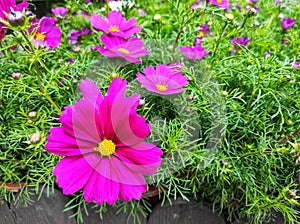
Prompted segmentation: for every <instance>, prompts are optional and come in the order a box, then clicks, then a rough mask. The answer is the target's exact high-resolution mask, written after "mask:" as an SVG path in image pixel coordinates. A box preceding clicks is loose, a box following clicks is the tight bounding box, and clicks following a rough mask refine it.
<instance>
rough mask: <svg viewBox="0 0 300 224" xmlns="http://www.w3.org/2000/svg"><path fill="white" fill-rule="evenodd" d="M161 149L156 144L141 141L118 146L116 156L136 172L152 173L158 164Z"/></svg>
mask: <svg viewBox="0 0 300 224" xmlns="http://www.w3.org/2000/svg"><path fill="white" fill-rule="evenodd" d="M162 154H163V152H162V150H161V149H160V148H158V147H157V146H155V145H153V144H151V143H148V142H141V143H139V144H137V145H135V146H133V147H130V148H129V147H119V148H118V149H117V151H116V156H117V157H119V158H120V160H122V161H123V162H124V163H125V164H126V165H127V166H128V167H129V168H130V169H132V170H134V171H135V172H136V173H140V174H146V175H152V174H155V173H156V170H157V168H158V167H159V166H160V163H161V158H160V156H161V155H162Z"/></svg>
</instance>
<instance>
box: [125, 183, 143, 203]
mask: <svg viewBox="0 0 300 224" xmlns="http://www.w3.org/2000/svg"><path fill="white" fill-rule="evenodd" d="M146 190H147V187H146V184H144V185H128V184H122V185H121V189H120V195H119V197H120V199H121V200H123V201H127V202H128V201H130V200H132V199H135V200H140V199H141V197H142V194H143V193H145V192H146Z"/></svg>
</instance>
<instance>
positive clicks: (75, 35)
mask: <svg viewBox="0 0 300 224" xmlns="http://www.w3.org/2000/svg"><path fill="white" fill-rule="evenodd" d="M92 32H93V31H92V30H90V29H89V28H86V27H84V28H82V29H81V30H71V31H70V32H69V35H68V42H69V43H70V44H71V45H79V44H80V43H79V40H80V37H82V36H86V35H89V34H91V33H92Z"/></svg>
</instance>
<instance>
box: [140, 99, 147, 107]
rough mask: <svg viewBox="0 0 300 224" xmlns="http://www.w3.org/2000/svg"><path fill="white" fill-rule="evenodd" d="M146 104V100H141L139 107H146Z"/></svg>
mask: <svg viewBox="0 0 300 224" xmlns="http://www.w3.org/2000/svg"><path fill="white" fill-rule="evenodd" d="M145 103H146V101H145V99H140V101H139V107H143V106H145Z"/></svg>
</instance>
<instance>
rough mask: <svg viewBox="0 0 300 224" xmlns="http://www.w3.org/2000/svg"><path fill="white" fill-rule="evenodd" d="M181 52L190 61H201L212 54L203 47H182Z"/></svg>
mask: <svg viewBox="0 0 300 224" xmlns="http://www.w3.org/2000/svg"><path fill="white" fill-rule="evenodd" d="M179 50H180V51H181V53H182V54H183V55H184V56H185V57H187V58H188V59H190V60H200V59H202V58H204V57H205V56H206V55H208V54H209V53H210V52H209V51H205V50H204V48H203V47H201V46H194V47H190V46H181V47H179Z"/></svg>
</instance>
